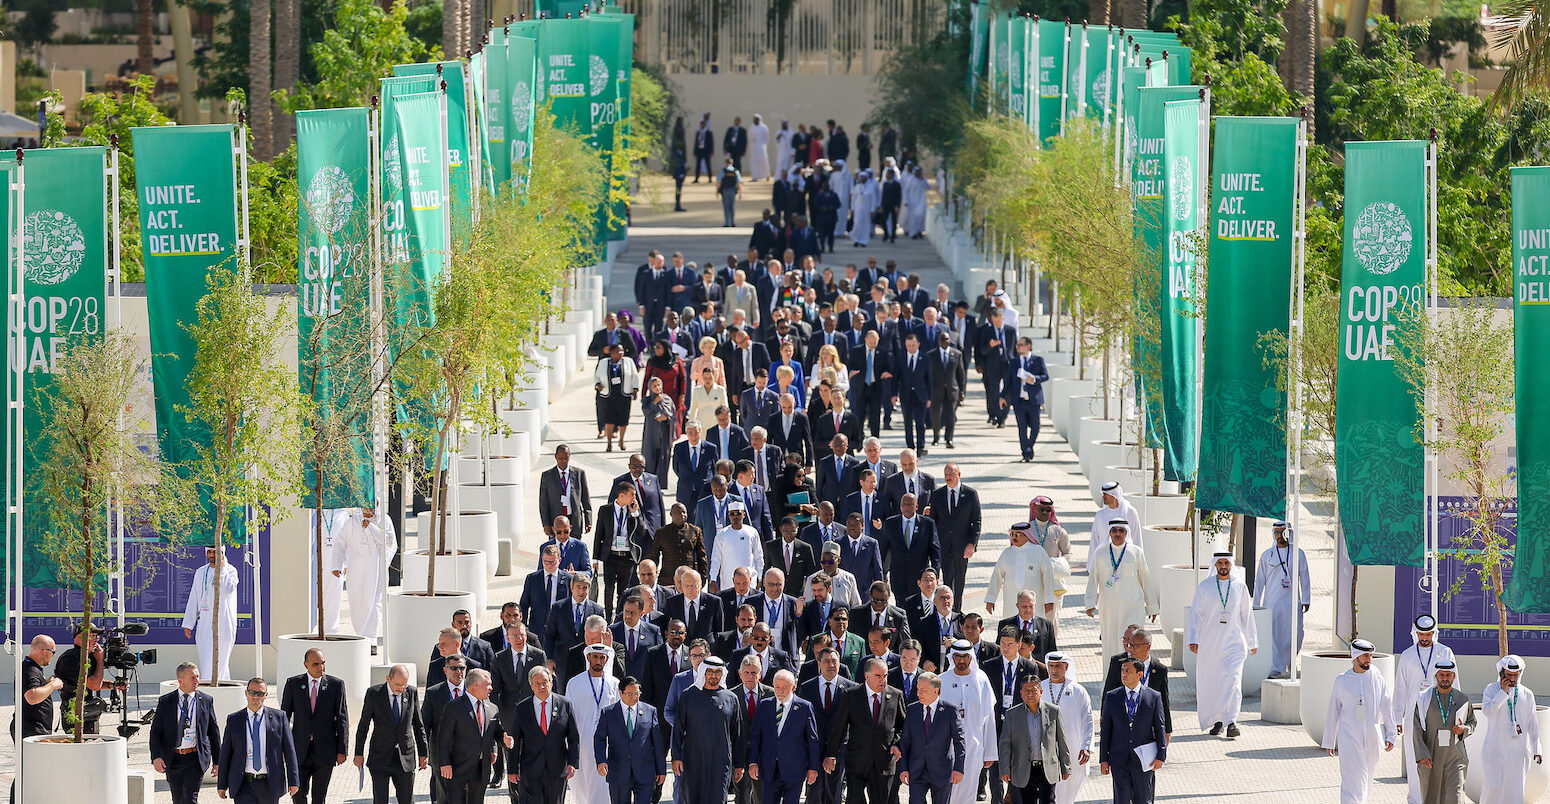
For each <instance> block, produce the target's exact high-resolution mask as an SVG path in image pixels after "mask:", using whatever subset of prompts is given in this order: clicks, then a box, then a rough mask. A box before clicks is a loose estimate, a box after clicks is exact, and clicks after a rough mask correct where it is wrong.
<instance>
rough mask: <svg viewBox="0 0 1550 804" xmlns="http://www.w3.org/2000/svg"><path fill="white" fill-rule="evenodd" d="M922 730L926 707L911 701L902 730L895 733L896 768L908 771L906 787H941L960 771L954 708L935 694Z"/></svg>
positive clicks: (960, 749) (959, 740)
mask: <svg viewBox="0 0 1550 804" xmlns="http://www.w3.org/2000/svg"><path fill="white" fill-rule="evenodd" d="M935 707H936V711H935V713H934V714H933V715H932V716H931V734H930V735H927V734H926V714H925V713H926V707H925V705H924V704H921V703H919V702H916V703H912V704H910V705H909V708H908V709H906V710H905V712H904V733H903V734H902V735H900V737H899V752H900V753H901V754H903V756H902V757H900V760H899V770H901V771H906V772H908V773H909V775H910V787H911V788H913V787H914V786H915V785H925V786H928V787H942V786H946V785H951V784H952V781H953V779H952V777H953V773H955V772H956V773H963V761H964V752H963V729H962V728H961V727H960V726H959V725H958V708H957V707H955V706H953V705H952V704H950V703H948V702H946V701H944V700H942V699H940V698H938V699H937V701H936V703H935Z"/></svg>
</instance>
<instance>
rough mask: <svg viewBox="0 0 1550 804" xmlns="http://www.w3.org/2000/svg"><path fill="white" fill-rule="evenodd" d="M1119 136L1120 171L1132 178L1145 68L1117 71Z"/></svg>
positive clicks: (1128, 68) (1144, 83) (1127, 68)
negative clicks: (1118, 82)
mask: <svg viewBox="0 0 1550 804" xmlns="http://www.w3.org/2000/svg"><path fill="white" fill-rule="evenodd" d="M1119 79H1120V86H1119V90H1120V91H1119V108H1118V112H1119V117H1120V128H1121V129H1122V131H1121V133H1120V136H1121V137H1123V139H1122V140H1121V145H1120V148H1121V150H1120V153H1121V154H1122V156H1123V160H1122V161H1121V163H1120V164H1121V165H1122V168H1121V170H1120V173H1121V174H1122V175H1124V176H1129V177H1131V178H1132V179H1134V174H1135V164H1136V144H1137V142H1138V140H1137V137H1136V120H1137V112H1139V111H1140V110H1141V88H1142V87H1144V86H1146V70H1145V69H1143V68H1141V67H1122V68H1120V72H1119Z"/></svg>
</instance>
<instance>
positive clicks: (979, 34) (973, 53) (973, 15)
mask: <svg viewBox="0 0 1550 804" xmlns="http://www.w3.org/2000/svg"><path fill="white" fill-rule="evenodd" d="M990 17H991V13H990V9H988V8H985V7H984V6H983V4H981V3H980V2H978V0H969V31H970V35H971V36H972V37H973V39H972V40H970V43H969V97H970V98H972V99H974V102H975V103H978V102H979V101H978V96H979V84H980V81H981V80H982V79H983V78H984V77H985V50H986V48H985V44H986V42H987V41H988V40H989V39H990Z"/></svg>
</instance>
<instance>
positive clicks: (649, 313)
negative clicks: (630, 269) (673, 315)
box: [635, 249, 673, 338]
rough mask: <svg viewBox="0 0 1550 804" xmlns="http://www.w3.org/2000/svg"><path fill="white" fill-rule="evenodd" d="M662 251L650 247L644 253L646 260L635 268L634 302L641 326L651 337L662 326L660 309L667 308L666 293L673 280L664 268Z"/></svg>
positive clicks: (668, 291)
mask: <svg viewBox="0 0 1550 804" xmlns="http://www.w3.org/2000/svg"><path fill="white" fill-rule="evenodd" d="M665 262H666V260H664V259H663V258H662V252H660V251H657V250H656V249H652V250H651V251H650V252H648V253H647V254H646V262H645V263H644V264H642V265H641V266H640V267H639V268H636V269H635V304H636V310H637V312H639V313H640V317H641V322H640V323H641V327H642V329H644V330H645V333H646V337H648V338H649V337H652V336H653V335H655V334H656V332H657V329H658V328H659V327H661V326H662V311H663V310H665V309H666V308H667V302H668V294H669V293H670V292H671V291H670V288H671V287H672V285H673V281H672V280H671V277H670V276H669V272H668V271H667V270H666V266H665V265H664V263H665Z"/></svg>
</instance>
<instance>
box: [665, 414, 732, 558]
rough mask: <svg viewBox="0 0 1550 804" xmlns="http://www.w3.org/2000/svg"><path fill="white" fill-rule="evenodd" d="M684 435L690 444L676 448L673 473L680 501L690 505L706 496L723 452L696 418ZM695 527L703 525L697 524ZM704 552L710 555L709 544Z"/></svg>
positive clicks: (685, 427) (690, 422) (676, 445)
mask: <svg viewBox="0 0 1550 804" xmlns="http://www.w3.org/2000/svg"><path fill="white" fill-rule="evenodd" d="M684 435H685V436H687V437H688V440H687V441H680V442H678V443H677V444H674V445H673V474H674V475H676V476H677V477H678V488H677V490H676V494H677V498H678V501H679V502H681V503H683V504H685V505H689V504H691V502H693V501H695V500H698V499H700V498H701V497H704V496H705V494H706V488H707V487H708V486H709V485H710V476H711V473H712V472H713V471H714V470H715V467H716V459H717V458H720V457H721V453H719V452H717V451H716V445H714V444H711V443H708V442H706V441H705V439H704V432H703V431H702V430H701V427H700V423H699V422H698V421H696V420H694V419H690V420H689V421H688V422H687V423H686V424H685V425H684ZM694 524H695V525H696V526H699V525H700V523H698V522H696V523H694ZM701 529H702V530H703V527H701ZM708 532H709V531H707V533H708ZM705 549H706V550H707V552H708V551H709V550H710V545H709V544H706V545H705Z"/></svg>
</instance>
